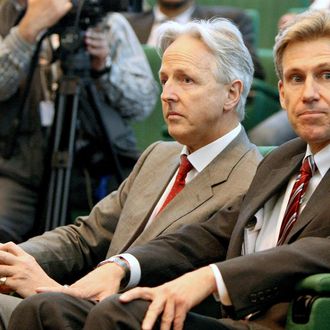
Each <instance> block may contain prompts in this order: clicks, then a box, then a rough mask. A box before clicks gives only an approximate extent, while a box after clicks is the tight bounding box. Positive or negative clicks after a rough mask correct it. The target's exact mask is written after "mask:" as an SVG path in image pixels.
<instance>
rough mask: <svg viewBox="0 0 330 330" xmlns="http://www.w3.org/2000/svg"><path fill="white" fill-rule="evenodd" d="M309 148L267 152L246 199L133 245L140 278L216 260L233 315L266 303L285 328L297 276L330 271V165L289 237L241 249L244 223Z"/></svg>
mask: <svg viewBox="0 0 330 330" xmlns="http://www.w3.org/2000/svg"><path fill="white" fill-rule="evenodd" d="M305 150H306V144H305V143H304V142H303V141H302V140H301V139H295V140H292V141H290V142H288V143H286V144H285V145H283V146H281V147H279V148H278V149H277V150H275V151H274V152H272V153H271V154H270V155H269V156H268V157H266V158H265V159H264V160H263V162H262V163H261V164H260V166H259V168H258V170H257V173H256V175H255V177H254V179H253V181H252V184H251V186H250V188H249V190H248V192H247V195H246V197H245V198H244V202H243V204H242V205H241V207H240V206H239V204H238V205H237V207H234V206H232V205H231V206H230V207H227V208H226V207H224V208H223V209H222V210H221V211H220V212H219V213H218V214H216V215H215V216H214V217H212V218H211V219H210V220H209V221H207V222H205V223H204V224H198V225H191V226H186V227H184V228H182V229H181V230H180V231H178V232H177V233H175V234H172V235H169V236H163V237H162V238H158V239H156V240H154V241H152V242H150V243H148V244H147V245H145V246H141V247H136V248H132V249H130V250H128V252H129V253H131V254H133V255H134V256H135V257H136V258H137V259H138V260H139V261H140V264H141V267H142V282H141V284H142V285H145V284H146V285H156V284H159V283H163V282H164V281H167V280H169V279H172V278H174V277H177V276H178V275H180V274H183V273H185V272H187V271H191V270H193V269H195V268H197V267H201V266H203V265H208V264H210V263H217V266H218V267H219V269H220V271H221V274H222V276H223V278H224V281H225V283H226V286H227V289H228V292H229V295H230V298H231V300H232V302H233V309H234V317H236V318H241V317H243V316H245V315H248V314H250V313H254V312H257V311H262V313H261V314H260V318H259V320H258V321H259V322H260V323H264V324H265V325H267V326H269V327H270V328H271V329H275V328H276V329H277V328H280V329H281V328H283V324H284V323H285V317H286V313H287V307H288V304H287V302H288V301H289V300H290V299H291V298H292V294H293V289H294V286H295V284H296V283H297V282H298V281H299V280H301V279H302V278H304V277H306V276H308V275H311V274H315V273H321V272H330V253H329V251H330V239H329V237H330V216H329V207H328V200H329V198H330V171H328V173H327V174H326V175H325V177H324V178H323V179H322V181H321V182H320V184H319V185H318V187H317V189H316V190H315V192H314V193H313V195H312V197H311V198H310V200H309V201H308V203H307V205H306V207H305V208H304V210H303V211H302V213H301V215H300V216H299V219H298V221H297V222H296V224H295V225H294V226H293V229H292V230H291V232H290V233H289V236H288V237H287V240H286V244H285V245H282V246H281V247H277V248H272V249H268V250H266V251H263V252H259V253H253V254H250V255H246V256H243V257H241V249H242V243H243V236H244V228H245V227H246V226H247V225H248V224H250V222H251V221H253V219H254V215H255V214H256V212H257V211H258V210H259V209H260V208H262V207H263V206H264V204H265V203H266V202H267V201H268V200H269V199H270V198H271V197H272V196H274V195H276V194H279V193H281V192H283V190H284V189H286V186H287V183H288V181H289V179H290V178H291V176H292V175H293V174H294V173H295V172H297V171H298V170H299V166H300V165H301V161H302V159H303V157H304V155H305ZM230 237H231V239H230ZM227 251H228V252H227ZM275 315H276V316H275Z"/></svg>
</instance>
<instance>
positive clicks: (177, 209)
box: [134, 130, 251, 244]
mask: <svg viewBox="0 0 330 330" xmlns="http://www.w3.org/2000/svg"><path fill="white" fill-rule="evenodd" d="M250 148H251V144H250V142H249V140H248V138H247V136H246V133H245V132H244V131H243V130H242V132H241V133H240V134H239V136H238V137H237V138H236V139H235V140H234V141H233V142H232V143H231V144H230V145H229V146H228V147H227V148H226V149H225V150H223V151H222V152H221V153H220V154H219V155H218V156H217V157H216V158H215V159H214V160H213V161H212V162H211V163H210V164H209V165H208V166H207V167H206V168H205V169H204V170H203V171H202V172H201V173H200V174H199V175H198V176H196V177H195V178H194V179H193V180H192V181H191V182H189V183H188V184H187V185H186V186H185V188H184V189H183V190H182V191H181V192H180V193H179V194H178V195H177V196H176V197H175V198H174V199H173V200H172V201H171V202H170V203H169V204H168V205H167V207H166V208H165V209H164V210H163V211H162V212H161V213H160V214H159V215H158V216H157V218H156V219H154V221H153V222H152V223H151V224H150V226H149V227H148V228H147V229H146V230H144V231H143V232H142V234H141V235H140V236H139V237H138V238H137V240H136V242H134V244H138V243H139V242H145V241H147V240H150V239H153V238H154V237H156V236H158V235H160V234H161V233H162V232H163V231H164V230H166V229H167V228H168V227H170V226H171V225H172V224H173V223H175V222H176V221H178V220H180V219H181V218H182V217H185V216H187V215H189V213H191V212H194V211H195V210H196V209H198V207H200V206H201V205H202V204H203V203H205V202H206V201H207V200H209V199H210V198H212V197H213V195H214V194H213V187H214V186H215V185H219V184H221V183H223V182H225V181H227V179H228V177H229V176H230V173H231V171H232V169H233V168H234V167H235V166H236V164H237V163H238V162H239V161H240V160H241V158H242V156H243V155H244V154H245V153H246V152H248V150H249V149H250ZM202 220H203V219H202Z"/></svg>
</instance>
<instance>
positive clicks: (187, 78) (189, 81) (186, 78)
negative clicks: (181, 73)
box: [183, 77, 193, 84]
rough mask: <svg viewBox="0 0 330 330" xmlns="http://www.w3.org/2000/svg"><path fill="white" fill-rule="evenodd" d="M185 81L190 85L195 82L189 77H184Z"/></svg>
mask: <svg viewBox="0 0 330 330" xmlns="http://www.w3.org/2000/svg"><path fill="white" fill-rule="evenodd" d="M183 81H184V82H185V83H186V84H190V83H192V82H193V80H192V79H191V78H189V77H184V78H183Z"/></svg>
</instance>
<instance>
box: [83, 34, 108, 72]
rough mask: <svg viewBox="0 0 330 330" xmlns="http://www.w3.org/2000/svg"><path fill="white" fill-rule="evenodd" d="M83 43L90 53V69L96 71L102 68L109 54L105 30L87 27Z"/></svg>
mask: <svg viewBox="0 0 330 330" xmlns="http://www.w3.org/2000/svg"><path fill="white" fill-rule="evenodd" d="M85 44H86V49H87V51H88V52H89V54H90V55H91V67H92V69H93V70H96V71H101V70H103V69H104V68H105V66H106V59H107V57H108V56H109V45H108V43H107V39H106V35H105V32H102V31H100V28H92V29H88V30H87V31H86V34H85Z"/></svg>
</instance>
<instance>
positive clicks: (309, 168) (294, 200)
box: [277, 156, 316, 245]
mask: <svg viewBox="0 0 330 330" xmlns="http://www.w3.org/2000/svg"><path fill="white" fill-rule="evenodd" d="M315 171H316V165H315V162H314V158H313V156H308V157H306V158H305V160H304V161H303V164H302V166H301V168H300V172H299V175H298V176H297V179H296V182H295V183H294V185H293V188H292V191H291V195H290V198H289V202H288V206H287V208H286V210H285V214H284V217H283V221H282V225H281V229H280V234H279V239H278V242H277V245H281V244H283V242H284V241H285V239H286V238H287V236H288V234H289V232H290V230H291V228H292V227H293V225H294V224H295V222H296V221H297V219H298V215H299V208H300V204H301V203H302V199H303V197H304V194H305V192H306V189H307V186H308V183H309V180H310V178H311V177H312V176H313V174H314V173H315Z"/></svg>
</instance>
